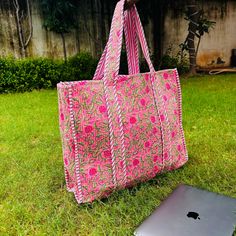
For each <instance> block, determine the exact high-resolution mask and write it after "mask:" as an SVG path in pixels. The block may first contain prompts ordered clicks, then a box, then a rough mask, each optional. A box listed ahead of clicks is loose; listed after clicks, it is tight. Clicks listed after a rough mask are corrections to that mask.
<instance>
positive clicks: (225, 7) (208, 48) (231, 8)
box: [164, 1, 236, 67]
mask: <svg viewBox="0 0 236 236" xmlns="http://www.w3.org/2000/svg"><path fill="white" fill-rule="evenodd" d="M202 7H203V9H204V11H205V15H206V17H207V18H208V19H209V20H213V21H216V25H215V28H214V29H212V30H210V33H209V34H205V35H204V36H203V38H202V41H201V43H200V47H199V53H198V57H197V64H198V65H199V66H200V67H225V66H229V65H230V57H231V51H232V49H233V48H236V1H225V2H219V1H206V2H204V3H203V4H202ZM187 28H188V26H187V21H186V20H184V16H183V14H180V15H178V16H177V17H176V15H175V13H174V12H173V10H172V9H169V10H168V13H167V15H166V18H165V35H164V42H165V43H164V51H166V50H167V49H168V47H170V46H171V45H172V48H173V51H174V53H176V52H177V51H178V45H179V44H180V43H182V42H184V40H185V38H186V35H187V33H188V32H187ZM195 43H196V44H197V40H196V41H195Z"/></svg>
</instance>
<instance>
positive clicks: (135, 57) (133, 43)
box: [93, 10, 140, 80]
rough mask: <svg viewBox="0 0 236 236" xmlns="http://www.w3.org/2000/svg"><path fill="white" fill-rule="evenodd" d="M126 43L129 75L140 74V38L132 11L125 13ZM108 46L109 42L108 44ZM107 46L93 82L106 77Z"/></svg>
mask: <svg viewBox="0 0 236 236" xmlns="http://www.w3.org/2000/svg"><path fill="white" fill-rule="evenodd" d="M124 32H125V43H126V53H127V60H128V71H129V74H138V73H139V71H140V70H139V54H138V38H137V34H136V30H135V24H134V23H133V17H132V12H131V11H130V10H126V11H125V22H124ZM107 45H108V42H107ZM107 45H106V47H105V49H104V51H103V53H102V56H101V58H100V60H99V63H98V65H97V68H96V72H95V74H94V77H93V80H101V79H102V77H103V76H104V67H105V60H106V55H107Z"/></svg>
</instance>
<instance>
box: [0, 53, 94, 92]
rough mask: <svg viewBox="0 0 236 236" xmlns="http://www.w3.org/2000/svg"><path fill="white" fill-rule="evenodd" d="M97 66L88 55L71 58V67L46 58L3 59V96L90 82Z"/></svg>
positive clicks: (0, 63) (0, 88)
mask: <svg viewBox="0 0 236 236" xmlns="http://www.w3.org/2000/svg"><path fill="white" fill-rule="evenodd" d="M96 63H97V60H95V59H94V58H92V56H91V55H90V54H88V53H81V54H79V55H77V56H74V57H71V58H69V60H68V63H65V62H64V61H62V60H52V59H46V58H38V59H22V60H16V59H13V58H0V93H10V92H25V91H32V90H33V89H47V88H53V87H55V86H56V84H57V83H59V82H60V81H74V80H88V79H91V78H92V75H93V73H94V71H95V68H96Z"/></svg>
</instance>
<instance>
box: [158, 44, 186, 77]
mask: <svg viewBox="0 0 236 236" xmlns="http://www.w3.org/2000/svg"><path fill="white" fill-rule="evenodd" d="M181 54H182V52H181V51H179V52H178V53H177V54H176V55H175V54H173V53H172V47H169V48H168V49H167V51H166V53H165V54H164V55H163V56H162V58H161V63H160V68H161V69H172V68H177V69H178V72H179V73H180V74H184V73H187V72H188V71H189V63H188V59H187V55H186V54H182V55H181Z"/></svg>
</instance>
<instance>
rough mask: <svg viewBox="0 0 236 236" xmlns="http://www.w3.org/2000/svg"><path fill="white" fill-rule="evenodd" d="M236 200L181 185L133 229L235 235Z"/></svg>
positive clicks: (160, 235)
mask: <svg viewBox="0 0 236 236" xmlns="http://www.w3.org/2000/svg"><path fill="white" fill-rule="evenodd" d="M235 227H236V199H234V198H231V197H227V196H224V195H220V194H217V193H213V192H209V191H205V190H202V189H198V188H195V187H192V186H188V185H180V186H179V187H177V188H176V189H175V190H174V191H173V193H172V194H171V195H170V196H169V197H168V198H167V199H166V200H164V201H163V203H161V205H160V206H159V207H158V208H157V209H156V210H155V211H154V212H153V213H152V215H151V216H149V217H148V218H147V219H146V220H145V221H144V222H143V223H142V224H141V225H140V226H139V227H138V228H137V229H136V230H135V232H134V235H136V236H153V235H155V236H209V235H214V236H232V235H233V232H234V229H235Z"/></svg>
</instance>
